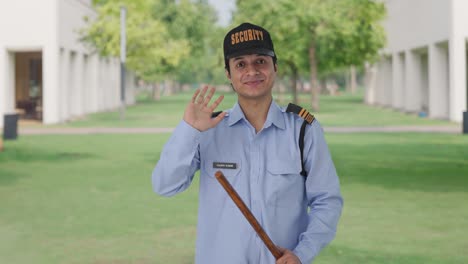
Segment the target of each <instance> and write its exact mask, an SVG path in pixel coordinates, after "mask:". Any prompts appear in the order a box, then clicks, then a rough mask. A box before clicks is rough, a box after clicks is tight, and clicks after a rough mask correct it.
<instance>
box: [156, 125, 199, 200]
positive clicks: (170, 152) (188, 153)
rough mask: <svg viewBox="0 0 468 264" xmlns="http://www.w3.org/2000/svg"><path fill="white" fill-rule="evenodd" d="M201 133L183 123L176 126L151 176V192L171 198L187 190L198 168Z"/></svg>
mask: <svg viewBox="0 0 468 264" xmlns="http://www.w3.org/2000/svg"><path fill="white" fill-rule="evenodd" d="M200 137H201V132H200V131H198V130H197V129H195V128H193V127H191V126H190V125H189V124H187V123H186V122H185V121H181V122H180V123H179V125H177V127H176V129H175V130H174V132H173V134H172V135H171V137H170V138H169V140H168V142H167V143H166V145H164V148H163V150H162V152H161V156H160V158H159V161H158V163H157V164H156V166H155V168H154V170H153V173H152V175H151V179H152V184H153V190H154V191H155V192H156V193H158V194H160V195H163V196H172V195H175V194H177V193H179V192H182V191H184V190H185V189H187V188H188V186H189V185H190V183H191V182H192V179H193V176H194V174H195V172H196V171H197V170H198V169H199V168H200V154H199V146H200Z"/></svg>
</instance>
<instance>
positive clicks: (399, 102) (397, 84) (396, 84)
mask: <svg viewBox="0 0 468 264" xmlns="http://www.w3.org/2000/svg"><path fill="white" fill-rule="evenodd" d="M392 66H393V67H392V69H393V89H392V90H393V94H392V107H393V108H395V109H403V106H404V100H405V99H404V91H405V56H404V53H394V54H393V65H392Z"/></svg>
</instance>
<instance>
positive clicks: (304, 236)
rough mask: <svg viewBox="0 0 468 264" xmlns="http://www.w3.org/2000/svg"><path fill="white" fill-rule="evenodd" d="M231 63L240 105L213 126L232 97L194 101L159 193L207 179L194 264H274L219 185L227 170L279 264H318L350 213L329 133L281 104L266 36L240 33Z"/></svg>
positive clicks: (166, 160)
mask: <svg viewBox="0 0 468 264" xmlns="http://www.w3.org/2000/svg"><path fill="white" fill-rule="evenodd" d="M224 58H225V66H226V76H227V78H228V79H229V80H230V82H231V84H232V87H233V89H234V90H235V92H236V93H237V99H238V100H237V103H236V104H235V105H234V107H233V108H232V109H230V110H228V111H225V112H222V113H220V114H218V115H217V116H216V117H214V118H212V114H213V111H214V110H215V109H216V107H217V106H218V105H219V103H220V102H221V101H222V100H223V97H222V96H220V97H218V98H217V99H216V100H215V101H214V102H212V103H210V102H211V99H212V97H213V95H214V92H215V90H214V88H211V89H209V88H208V87H205V88H203V89H201V90H197V91H196V92H195V93H194V95H193V97H192V99H191V101H190V102H189V103H188V104H187V107H186V109H185V113H184V117H183V120H182V121H181V122H180V123H179V125H178V126H177V127H176V129H175V131H174V133H173V134H172V136H171V137H170V139H169V141H168V142H167V143H166V145H165V146H164V149H163V151H162V153H161V157H160V160H159V162H158V163H157V165H156V167H155V168H154V171H153V174H152V183H153V188H154V191H155V192H156V193H158V194H160V195H164V196H172V195H175V194H177V193H179V192H182V191H184V190H185V189H187V188H188V187H189V185H190V184H191V182H192V180H193V177H194V174H195V172H196V171H197V170H200V190H199V208H198V225H197V241H196V254H195V263H200V264H215V263H216V264H217V263H227V264H231V263H232V264H239V263H265V264H266V263H268V264H270V263H275V259H274V257H273V255H272V254H271V253H270V252H269V251H268V249H267V248H266V246H265V245H264V244H263V243H262V241H261V240H260V238H259V237H258V236H257V235H256V233H255V232H254V230H253V229H252V227H251V226H250V225H249V223H248V222H247V221H246V219H244V218H243V216H242V214H241V213H240V211H239V210H238V209H237V208H236V206H235V204H234V203H233V202H232V200H231V199H229V197H228V195H227V194H226V192H225V191H224V190H223V189H222V187H221V185H220V184H219V183H218V182H217V181H216V179H215V172H216V171H218V170H221V171H222V172H223V174H224V175H225V176H226V178H227V180H228V181H229V182H230V183H231V185H232V186H233V187H234V189H236V191H237V192H238V193H239V195H240V197H241V198H242V200H243V201H244V202H245V203H246V204H247V206H248V207H249V208H250V210H251V211H252V213H253V214H254V216H255V217H256V218H257V220H258V221H259V222H260V224H261V225H262V227H263V229H264V230H265V231H266V233H267V234H268V235H269V236H270V238H271V239H272V240H273V242H274V243H275V244H276V245H277V246H278V247H279V248H280V249H281V251H282V253H283V256H282V257H281V258H280V259H278V260H277V261H276V263H289V264H291V263H303V264H305V263H310V262H311V261H312V260H313V259H314V258H315V257H316V256H317V255H318V253H319V252H320V250H321V249H322V248H323V247H324V246H326V245H327V244H328V243H329V242H330V241H331V240H332V239H333V238H334V236H335V233H336V226H337V224H338V219H339V218H340V215H341V209H342V206H343V200H342V196H341V194H340V187H339V180H338V176H337V174H336V170H335V166H334V164H333V161H332V158H331V156H330V152H329V150H328V147H327V144H326V142H325V139H324V136H323V130H322V128H321V127H320V125H319V123H318V122H317V121H314V120H313V117H312V116H311V115H310V114H309V113H308V112H307V111H305V110H303V109H302V108H300V107H298V106H294V105H290V106H289V107H288V109H287V110H286V109H283V108H281V107H279V106H278V105H277V104H276V103H275V101H274V100H273V97H272V88H273V84H274V81H275V78H276V74H277V70H278V65H277V63H276V61H277V58H276V54H275V51H274V47H273V42H272V40H271V37H270V34H269V32H268V31H266V30H265V29H264V28H262V27H260V26H257V25H253V24H250V23H243V24H241V25H239V26H238V27H236V28H233V29H232V30H231V31H229V32H228V33H227V35H226V36H225V39H224ZM304 120H306V122H305V123H304ZM301 131H302V134H303V135H302V136H301ZM301 138H302V146H301V147H300V146H299V144H298V142H299V141H300V139H301ZM301 174H302V175H301Z"/></svg>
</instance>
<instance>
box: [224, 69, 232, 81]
mask: <svg viewBox="0 0 468 264" xmlns="http://www.w3.org/2000/svg"><path fill="white" fill-rule="evenodd" d="M225 72H226V77H227V78H228V79H229V80H231V74H229V71H228V70H225Z"/></svg>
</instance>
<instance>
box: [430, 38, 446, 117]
mask: <svg viewBox="0 0 468 264" xmlns="http://www.w3.org/2000/svg"><path fill="white" fill-rule="evenodd" d="M448 74H449V71H448V53H447V45H446V44H445V45H436V44H432V45H430V46H429V117H431V118H439V119H448V118H449V101H448V100H449V99H448V98H449V89H448V88H449V81H448Z"/></svg>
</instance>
